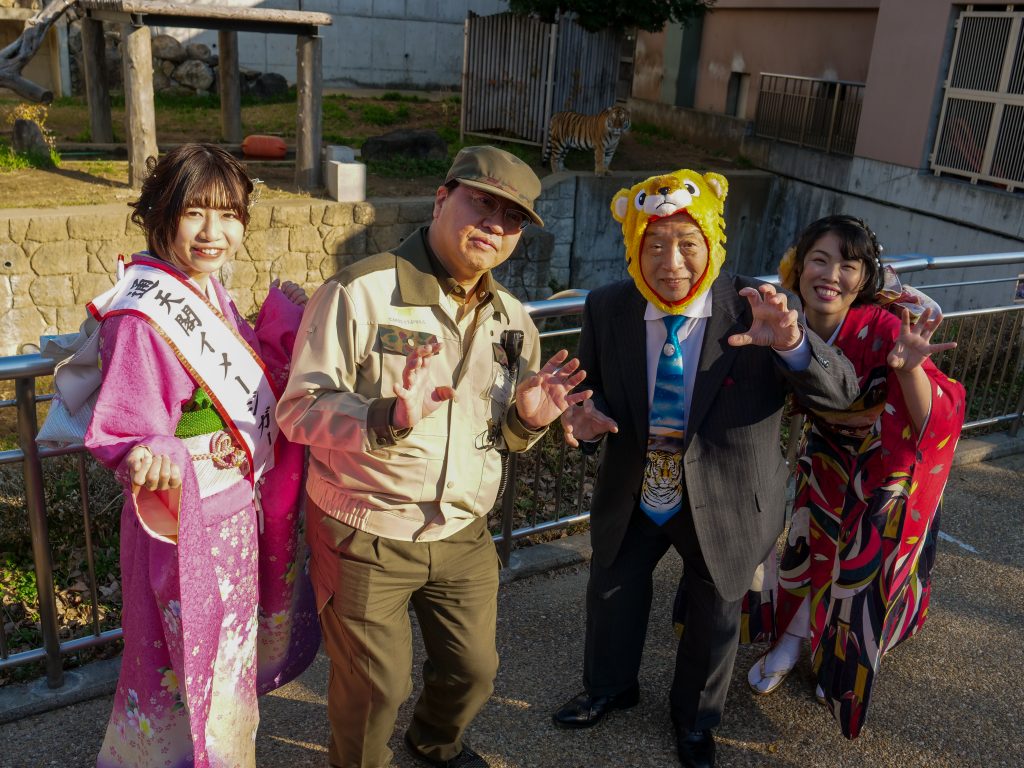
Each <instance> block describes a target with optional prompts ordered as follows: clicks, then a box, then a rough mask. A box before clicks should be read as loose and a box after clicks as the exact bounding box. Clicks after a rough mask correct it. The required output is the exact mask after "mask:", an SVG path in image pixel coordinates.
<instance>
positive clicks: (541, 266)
mask: <svg viewBox="0 0 1024 768" xmlns="http://www.w3.org/2000/svg"><path fill="white" fill-rule="evenodd" d="M650 173H651V172H650V171H643V172H632V173H623V172H620V173H616V174H613V176H611V177H604V178H597V177H594V176H592V175H591V174H589V173H578V174H577V173H559V174H554V175H551V176H548V177H546V178H545V179H543V186H544V191H543V193H542V195H541V198H540V199H539V200H538V201H537V211H538V213H539V214H540V215H541V217H542V218H543V219H544V223H545V227H544V228H543V229H541V228H539V227H529V228H528V229H527V230H526V232H525V233H524V235H523V238H522V241H521V244H520V247H519V248H517V249H516V251H515V252H514V253H513V254H512V258H510V259H509V260H508V262H506V263H505V264H504V265H502V266H501V267H500V268H499V269H498V270H496V276H497V278H498V280H500V281H501V282H502V283H503V284H504V285H505V286H507V287H508V289H509V290H511V291H512V292H513V293H514V294H515V295H516V296H518V297H519V298H520V299H522V300H523V301H533V300H538V299H543V298H546V297H548V296H550V295H551V294H552V292H554V291H557V290H561V289H563V288H595V287H597V286H599V285H602V284H604V283H606V282H609V281H610V280H616V279H619V278H622V277H624V276H625V275H626V271H625V262H624V260H623V258H622V240H621V234H620V233H619V228H618V225H617V224H616V223H615V222H614V221H613V220H612V218H611V215H610V213H609V211H608V202H609V201H610V200H611V198H612V196H613V195H614V194H615V192H616V191H617V190H618V189H619V188H620V187H628V186H631V185H632V184H634V183H635V182H636V181H638V180H640V179H642V178H645V177H646V176H648V175H650ZM767 178H768V177H767V176H766V175H764V174H758V173H751V172H745V173H734V174H733V175H731V177H730V180H731V186H730V189H729V200H728V201H727V204H726V211H727V215H726V219H727V227H726V228H727V231H728V232H729V233H730V235H729V245H730V253H731V254H732V253H735V254H736V264H737V266H736V267H735V268H736V269H738V270H741V271H742V266H741V265H742V259H741V258H740V257H741V255H742V254H743V252H744V251H745V250H746V243H747V241H748V240H750V239H752V238H753V237H754V236H755V234H756V232H757V230H758V229H759V227H758V226H757V225H758V224H759V223H760V219H759V213H758V212H759V211H762V210H764V209H765V207H766V206H767V200H766V199H765V195H766V194H767V188H768V184H767V182H766V179H767ZM432 209H433V198H432V197H419V198H377V199H374V200H371V201H369V202H364V203H337V202H333V201H327V200H308V199H299V200H295V199H292V200H266V201H264V202H262V203H259V204H257V205H256V206H255V207H254V208H253V211H252V218H251V220H250V222H249V227H248V230H247V232H246V237H245V242H244V244H243V246H242V248H241V249H240V251H239V253H238V255H237V256H236V258H235V259H234V260H233V261H232V262H231V263H229V264H228V265H226V266H225V267H224V269H223V270H222V274H221V278H222V280H223V282H224V285H225V286H226V287H227V288H228V289H229V290H230V291H231V295H232V296H233V297H234V299H235V303H236V304H237V305H238V308H239V310H240V311H241V312H242V313H243V314H250V313H252V312H254V311H255V310H256V309H257V308H258V306H259V303H260V302H261V301H262V300H263V298H264V297H265V296H266V293H267V286H268V285H269V283H270V281H271V279H273V278H275V277H278V278H281V279H282V280H294V281H295V282H297V283H299V284H300V285H302V286H303V287H305V288H306V290H307V291H309V292H310V293H312V291H314V290H315V289H316V288H317V287H318V286H319V285H320V284H321V283H322V282H323V281H324V280H325V279H326V278H328V277H330V276H331V275H332V274H334V273H335V272H337V271H338V270H339V269H341V268H342V267H344V266H346V265H348V264H350V263H352V262H353V261H356V260H358V259H360V258H362V257H364V256H367V255H369V254H373V253H378V252H380V251H384V250H389V249H391V248H393V247H395V246H396V245H398V243H400V242H401V241H402V240H403V239H404V238H405V237H406V236H408V235H409V234H410V233H412V232H413V231H414V230H415V229H416V228H417V227H419V226H420V225H422V224H425V223H428V222H429V221H430V216H431V211H432ZM129 213H130V211H129V209H128V206H127V205H124V204H116V205H105V206H89V207H84V206H83V207H80V208H63V209H54V210H39V209H25V210H18V209H8V210H3V211H0V355H14V354H18V353H19V352H20V351H22V350H23V349H24V348H25V345H28V344H37V343H38V341H39V337H40V336H41V335H44V334H58V333H70V332H72V331H75V330H77V329H78V327H79V325H80V324H81V322H82V319H83V318H84V317H85V310H84V307H85V304H86V303H87V302H88V301H90V300H91V299H92V298H94V297H95V296H97V295H99V294H100V293H102V292H103V291H104V290H106V289H107V288H108V287H110V286H111V285H112V284H113V275H114V274H115V270H116V266H117V255H118V254H119V253H123V254H125V255H130V254H131V253H134V252H135V251H139V250H142V249H144V248H145V246H146V241H145V238H144V237H143V236H142V234H141V231H140V230H139V229H138V227H136V226H135V225H134V224H133V223H132V222H131V220H130V219H129V218H128V214H129Z"/></svg>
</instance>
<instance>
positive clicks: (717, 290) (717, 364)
mask: <svg viewBox="0 0 1024 768" xmlns="http://www.w3.org/2000/svg"><path fill="white" fill-rule="evenodd" d="M746 304H747V300H746V299H745V298H744V297H742V296H740V295H739V294H738V293H736V287H735V286H734V285H733V281H732V279H731V277H730V276H728V275H719V276H718V278H717V279H716V280H715V282H714V283H712V284H711V317H709V318H708V322H707V325H706V326H705V328H704V342H703V344H702V345H701V350H700V363H699V365H698V368H697V377H696V378H695V379H694V382H693V395H692V397H691V399H690V415H689V417H688V418H687V426H686V443H685V446H684V449H683V450H684V451H685V449H686V448H687V447H689V445H690V440H691V438H692V436H693V435H694V434H695V433H696V432H697V430H698V429H700V425H701V422H702V421H703V420H704V417H705V416H706V415H707V412H708V408H709V407H710V405H711V402H712V401H713V400H714V399H715V394H716V393H717V392H718V390H719V388H720V387H721V386H722V382H723V381H724V380H725V376H726V374H727V373H728V372H729V369H730V368H731V367H732V362H733V359H734V358H735V357H736V354H737V353H738V352H739V347H731V346H729V341H728V339H729V336H731V335H732V334H734V333H739V332H740V331H741V330H745V329H744V328H742V327H741V325H740V324H738V323H737V320H738V319H739V318H740V317H741V316H742V314H743V309H744V307H745V306H746Z"/></svg>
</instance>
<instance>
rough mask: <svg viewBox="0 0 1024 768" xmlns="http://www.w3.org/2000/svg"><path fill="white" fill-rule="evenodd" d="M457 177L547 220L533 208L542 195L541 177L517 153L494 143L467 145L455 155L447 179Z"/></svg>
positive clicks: (458, 179) (468, 185)
mask: <svg viewBox="0 0 1024 768" xmlns="http://www.w3.org/2000/svg"><path fill="white" fill-rule="evenodd" d="M450 181H457V182H459V183H460V184H465V185H466V186H467V187H474V188H476V189H482V190H483V191H484V192H490V193H491V194H492V195H496V196H497V197H502V198H504V199H506V200H508V201H510V202H513V203H515V204H516V205H518V206H519V207H520V208H522V209H523V210H524V211H526V213H528V214H529V216H530V218H531V219H533V221H534V222H536V223H537V224H538V225H540V226H542V227H543V226H544V221H543V220H542V219H541V217H540V216H538V215H537V212H536V211H535V210H533V204H534V202H536V200H537V198H538V197H540V192H541V186H540V179H538V178H537V174H536V173H534V172H533V169H532V168H531V167H530V166H528V165H527V164H526V163H524V162H523V161H522V160H520V159H519V158H518V157H516V156H515V155H512V154H509V153H508V152H506V151H505V150H503V149H498V148H497V147H491V146H487V145H484V146H478V147H465V148H464V149H462V150H460V151H459V154H457V155H456V156H455V162H453V163H452V167H451V168H450V169H449V171H448V175H447V176H446V177H445V180H444V183H445V184H447V183H448V182H450Z"/></svg>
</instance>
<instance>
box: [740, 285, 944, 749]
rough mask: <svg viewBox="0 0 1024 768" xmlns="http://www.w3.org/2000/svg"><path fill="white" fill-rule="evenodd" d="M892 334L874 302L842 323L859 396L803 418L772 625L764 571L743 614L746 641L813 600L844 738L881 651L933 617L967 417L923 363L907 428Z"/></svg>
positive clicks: (842, 341) (890, 320) (853, 728)
mask: <svg viewBox="0 0 1024 768" xmlns="http://www.w3.org/2000/svg"><path fill="white" fill-rule="evenodd" d="M899 332H900V320H899V318H897V317H896V316H895V315H894V314H891V313H890V312H889V311H887V310H885V309H883V308H881V307H878V306H874V305H868V306H860V307H853V308H851V309H850V311H849V313H848V314H847V316H846V319H845V320H844V321H843V325H842V327H841V328H840V330H839V334H838V336H837V337H836V339H835V342H834V343H835V344H836V345H837V346H838V347H839V348H840V349H842V350H843V352H844V353H845V354H846V356H847V357H848V358H849V359H850V362H852V363H853V367H854V369H855V370H856V371H857V373H858V375H859V381H860V387H861V390H860V396H859V397H858V399H857V400H856V401H855V402H854V403H853V404H852V405H851V406H850V408H849V409H847V410H845V411H843V412H840V413H810V414H808V428H807V430H806V435H805V437H806V443H805V445H804V446H803V449H802V451H801V455H800V459H799V464H798V468H797V471H798V475H797V490H796V502H795V504H794V508H793V509H794V512H793V522H792V525H791V527H790V530H789V537H788V540H787V542H786V549H785V552H784V553H783V556H782V562H781V564H780V565H779V573H778V590H777V595H776V605H775V612H774V627H772V626H766V625H769V624H770V623H771V619H772V618H773V617H772V616H771V610H770V607H769V606H770V605H771V602H770V601H771V595H770V587H771V586H772V585H771V581H772V579H771V578H770V575H769V578H767V579H766V583H765V585H764V587H765V592H763V593H760V595H759V593H757V592H751V593H750V595H749V599H748V604H747V606H746V610H745V614H746V616H745V620H746V621H745V634H746V635H747V636H748V637H749V638H752V639H759V638H760V639H768V638H771V637H779V636H781V635H782V633H783V632H785V631H786V628H787V627H788V626H789V623H790V621H792V619H793V617H794V615H795V614H796V611H797V609H798V608H799V607H800V604H801V603H802V602H803V600H804V599H805V598H806V597H808V596H809V597H810V629H811V650H812V653H813V666H814V671H815V674H816V676H817V679H818V683H819V685H820V686H821V687H822V689H823V690H824V692H825V697H826V699H827V700H828V705H829V707H830V708H831V709H832V712H833V714H834V715H835V717H836V719H837V720H838V721H839V723H840V726H841V727H842V729H843V734H844V735H845V736H846V737H847V738H851V739H852V738H856V736H857V735H858V734H859V733H860V729H861V726H862V725H863V723H864V717H865V713H866V710H867V706H868V700H869V698H870V695H871V687H872V684H873V682H874V678H875V674H876V673H877V672H878V667H879V663H880V662H881V660H882V657H883V656H884V655H885V654H886V653H887V652H888V651H889V650H891V649H892V648H893V647H895V646H896V645H897V644H898V643H900V642H901V641H902V640H904V639H906V638H908V637H910V636H911V635H913V634H914V633H916V632H917V631H918V629H920V628H921V626H922V625H923V624H924V621H925V619H926V617H927V615H928V601H929V597H930V594H931V569H932V565H933V564H934V560H935V548H936V539H937V536H938V529H939V507H940V502H941V499H942V491H943V489H944V487H945V485H946V480H947V478H948V477H949V470H950V465H951V463H952V461H953V453H954V450H955V448H956V443H957V440H958V439H959V436H960V429H961V427H962V426H963V421H964V389H963V387H962V386H961V385H960V384H959V383H958V382H956V381H953V380H952V379H949V378H947V377H946V376H944V375H943V374H942V372H941V371H939V369H938V368H936V367H935V365H934V364H933V363H932V362H931V360H926V361H925V363H924V370H925V372H926V373H927V374H928V378H929V379H930V380H931V383H932V387H933V389H932V407H931V412H930V414H929V416H928V420H927V423H926V424H925V426H924V430H923V434H922V435H921V436H920V437H918V436H916V435H915V434H914V429H913V427H912V426H911V422H910V419H909V416H908V413H907V409H906V405H905V404H904V401H903V394H902V391H901V389H900V386H899V384H898V382H897V381H896V376H895V374H894V373H893V371H892V370H891V369H890V368H889V367H888V365H887V364H886V356H887V355H888V353H889V351H890V350H891V349H892V346H893V342H894V340H895V338H896V337H897V336H898V335H899ZM768 570H770V569H768ZM759 598H760V604H759V603H758V600H759ZM766 609H767V610H766Z"/></svg>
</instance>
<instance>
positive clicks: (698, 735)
mask: <svg viewBox="0 0 1024 768" xmlns="http://www.w3.org/2000/svg"><path fill="white" fill-rule="evenodd" d="M676 746H677V747H678V749H679V760H680V761H681V762H682V764H683V766H684V768H714V765H715V737H714V736H712V735H711V731H688V730H687V729H686V728H683V727H682V726H679V725H677V726H676Z"/></svg>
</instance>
